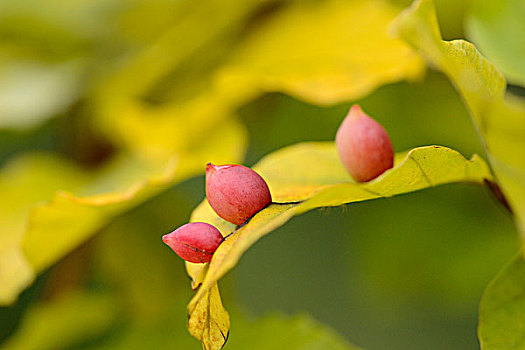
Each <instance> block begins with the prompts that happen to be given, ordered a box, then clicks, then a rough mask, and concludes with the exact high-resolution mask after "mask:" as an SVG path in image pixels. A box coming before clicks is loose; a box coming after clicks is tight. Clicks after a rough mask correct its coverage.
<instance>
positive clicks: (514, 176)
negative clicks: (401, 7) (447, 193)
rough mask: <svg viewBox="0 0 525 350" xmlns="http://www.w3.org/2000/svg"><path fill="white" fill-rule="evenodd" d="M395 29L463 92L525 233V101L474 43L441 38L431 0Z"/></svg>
mask: <svg viewBox="0 0 525 350" xmlns="http://www.w3.org/2000/svg"><path fill="white" fill-rule="evenodd" d="M393 29H394V30H395V31H396V32H397V33H398V35H399V36H401V37H402V38H403V39H404V40H406V41H407V42H408V43H409V44H410V45H412V46H413V47H414V48H416V49H417V50H418V51H419V52H420V53H421V54H422V55H423V56H424V57H425V59H427V60H428V61H429V62H430V63H431V64H432V65H435V66H436V67H437V68H438V69H440V70H442V71H443V73H445V74H446V75H447V76H448V78H449V79H450V80H451V81H452V82H453V83H454V85H455V86H456V88H457V89H458V91H459V92H460V94H461V95H462V96H463V98H464V100H465V102H466V104H467V106H468V108H469V109H470V112H471V115H472V117H473V119H474V122H475V123H476V125H477V128H478V130H479V132H480V134H481V136H482V137H483V139H484V141H485V145H486V148H487V152H488V154H489V156H490V158H489V160H490V162H491V165H492V168H493V169H494V173H495V175H496V177H497V179H498V181H499V184H500V185H501V187H502V189H503V192H504V194H505V196H506V198H507V200H508V201H509V203H510V205H511V207H512V209H513V211H514V214H515V215H516V218H517V221H518V226H519V228H520V229H521V231H522V233H523V234H525V157H524V156H523V150H524V149H525V137H524V135H525V100H523V99H520V98H518V97H517V96H514V95H511V94H508V93H506V92H505V88H506V82H505V79H504V77H503V75H502V74H501V73H500V72H498V71H497V70H496V68H495V67H494V65H492V64H491V63H490V62H489V61H487V60H486V59H485V58H484V57H483V56H482V55H481V54H480V53H479V52H478V51H477V50H476V48H475V47H474V46H473V45H472V44H470V43H468V42H466V41H464V40H454V41H443V40H441V35H440V32H439V25H438V22H437V18H436V12H435V8H434V2H433V1H432V0H418V1H416V2H415V3H414V4H413V5H412V6H411V7H410V8H409V9H407V10H405V12H404V13H403V14H402V15H400V16H399V17H398V18H397V19H396V22H395V23H394V25H393Z"/></svg>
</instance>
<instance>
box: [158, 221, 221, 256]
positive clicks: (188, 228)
mask: <svg viewBox="0 0 525 350" xmlns="http://www.w3.org/2000/svg"><path fill="white" fill-rule="evenodd" d="M162 241H163V242H164V243H166V244H167V245H168V246H169V247H170V248H171V249H173V251H174V252H175V253H176V254H177V255H178V256H180V257H181V258H183V259H184V260H186V261H189V262H192V263H207V262H210V261H211V257H212V256H213V253H215V251H216V250H217V248H219V246H220V245H221V243H222V241H223V237H222V235H221V233H220V232H219V230H217V228H215V226H212V225H210V224H207V223H205V222H191V223H189V224H186V225H183V226H181V227H179V228H178V229H176V230H175V231H173V232H172V233H169V234H167V235H164V236H162Z"/></svg>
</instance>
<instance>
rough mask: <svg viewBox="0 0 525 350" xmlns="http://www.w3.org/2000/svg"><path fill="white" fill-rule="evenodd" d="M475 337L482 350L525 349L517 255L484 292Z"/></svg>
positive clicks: (523, 289) (522, 266) (524, 287)
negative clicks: (477, 336)
mask: <svg viewBox="0 0 525 350" xmlns="http://www.w3.org/2000/svg"><path fill="white" fill-rule="evenodd" d="M478 335H479V340H480V342H481V347H482V349H484V350H518V349H524V348H525V261H524V260H523V255H522V254H517V255H516V256H515V257H514V258H513V259H512V260H511V261H510V262H509V264H508V265H507V266H505V268H503V270H502V271H501V272H500V273H499V274H498V275H497V276H496V277H495V278H494V279H493V280H492V281H491V282H490V284H489V285H488V286H487V288H486V289H485V292H484V293H483V297H482V299H481V304H480V308H479V326H478Z"/></svg>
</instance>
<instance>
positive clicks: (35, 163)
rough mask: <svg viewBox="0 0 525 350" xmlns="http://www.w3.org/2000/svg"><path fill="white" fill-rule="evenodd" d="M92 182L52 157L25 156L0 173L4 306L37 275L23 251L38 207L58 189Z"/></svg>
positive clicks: (0, 298) (0, 292)
mask: <svg viewBox="0 0 525 350" xmlns="http://www.w3.org/2000/svg"><path fill="white" fill-rule="evenodd" d="M87 180H88V178H87V177H86V175H85V173H84V172H83V171H82V170H81V169H78V168H77V167H75V166H74V165H73V164H70V163H68V162H65V161H64V160H62V159H59V158H57V157H54V156H51V155H45V154H33V155H25V156H23V157H19V158H17V159H14V160H12V161H10V162H9V163H8V164H7V165H5V166H4V167H3V168H2V171H1V172H0V193H2V201H0V304H10V303H12V302H13V301H14V300H15V299H16V297H17V295H18V293H19V291H21V290H23V289H24V288H25V287H27V286H28V285H29V283H31V281H32V280H33V278H34V272H33V269H32V268H31V266H30V265H29V263H28V262H27V260H26V258H25V257H24V255H23V253H22V250H21V248H20V242H21V240H22V236H23V234H24V231H25V229H26V222H27V218H28V216H29V212H30V210H31V207H32V205H33V204H34V203H38V202H42V201H44V200H46V199H48V198H49V197H50V196H51V195H52V194H53V193H54V192H55V191H56V190H57V188H64V189H67V190H75V189H78V188H79V187H81V186H82V185H84V184H85V182H86V181H87Z"/></svg>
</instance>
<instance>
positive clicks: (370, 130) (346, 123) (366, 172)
mask: <svg viewBox="0 0 525 350" xmlns="http://www.w3.org/2000/svg"><path fill="white" fill-rule="evenodd" d="M335 144H336V146H337V151H338V153H339V158H340V159H341V162H342V163H343V165H344V166H345V168H346V170H348V172H349V173H350V175H352V177H353V178H354V179H355V180H356V181H359V182H366V181H370V180H373V179H375V178H376V177H378V176H379V175H381V174H382V173H384V172H385V171H386V170H388V169H390V168H392V167H393V166H394V148H393V147H392V142H391V141H390V137H388V134H387V132H386V131H385V129H383V127H382V126H381V125H380V124H379V123H378V122H376V121H375V120H374V119H372V118H370V117H369V116H368V115H366V113H365V112H363V110H362V109H361V107H360V106H359V105H353V106H352V107H351V108H350V111H349V112H348V115H347V116H346V117H345V119H344V120H343V122H342V123H341V125H340V126H339V129H338V130H337V134H336V137H335Z"/></svg>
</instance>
